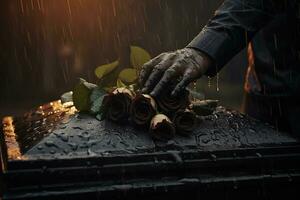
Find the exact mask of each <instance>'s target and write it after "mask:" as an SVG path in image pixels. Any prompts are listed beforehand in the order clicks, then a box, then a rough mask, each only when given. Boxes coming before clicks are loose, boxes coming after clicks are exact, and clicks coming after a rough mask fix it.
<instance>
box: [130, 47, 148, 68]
mask: <svg viewBox="0 0 300 200" xmlns="http://www.w3.org/2000/svg"><path fill="white" fill-rule="evenodd" d="M150 59H151V56H150V54H149V53H148V52H147V51H146V50H145V49H143V48H141V47H138V46H130V62H131V65H132V66H133V67H134V68H135V69H137V70H139V69H140V68H141V67H142V66H143V64H144V63H146V62H148V61H149V60H150Z"/></svg>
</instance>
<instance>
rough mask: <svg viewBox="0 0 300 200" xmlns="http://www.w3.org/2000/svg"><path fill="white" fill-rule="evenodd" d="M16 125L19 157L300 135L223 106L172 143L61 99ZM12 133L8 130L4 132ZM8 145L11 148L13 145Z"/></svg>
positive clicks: (234, 145)
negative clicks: (84, 111)
mask: <svg viewBox="0 0 300 200" xmlns="http://www.w3.org/2000/svg"><path fill="white" fill-rule="evenodd" d="M13 126H14V132H15V134H16V142H17V143H16V145H18V146H19V151H20V154H21V155H20V156H19V157H17V158H16V157H14V156H13V155H8V157H9V158H10V159H56V158H73V157H82V156H84V157H87V156H109V155H111V154H128V153H129V154H131V153H139V152H155V151H172V150H188V149H197V150H203V151H210V150H226V149H239V148H248V147H257V146H261V147H264V146H271V145H272V146H276V145H278V146H279V145H289V144H293V143H297V140H296V139H294V138H292V137H290V136H288V135H286V134H284V133H278V132H276V131H275V130H273V129H272V128H271V127H270V126H268V125H265V124H262V123H260V122H258V121H256V120H253V119H250V118H249V117H247V116H245V115H242V114H240V113H238V112H235V111H228V110H225V109H224V108H222V107H219V108H218V109H217V111H216V112H215V113H214V114H212V115H209V116H207V117H205V118H204V120H203V122H202V123H201V124H199V126H198V127H197V129H195V131H194V132H193V133H192V134H191V135H190V136H180V135H176V137H175V138H174V139H173V140H170V141H168V142H166V143H164V142H155V141H153V140H152V139H151V137H150V135H149V134H148V132H147V131H144V130H141V129H137V128H135V127H133V125H130V124H129V123H126V124H124V125H119V124H115V123H113V122H109V121H98V120H97V119H96V118H95V117H93V116H91V115H87V114H79V113H77V112H76V110H75V108H74V107H73V106H72V104H65V105H62V104H61V103H60V101H55V102H52V103H50V104H47V105H44V106H40V107H39V108H38V109H36V110H33V111H31V112H28V113H27V114H25V115H24V116H23V117H16V118H14V119H13ZM7 134H8V132H7V131H5V130H4V135H5V136H7ZM7 146H8V149H10V148H12V147H13V146H12V145H9V144H8V145H7ZM8 152H9V151H8ZM8 154H9V153H8Z"/></svg>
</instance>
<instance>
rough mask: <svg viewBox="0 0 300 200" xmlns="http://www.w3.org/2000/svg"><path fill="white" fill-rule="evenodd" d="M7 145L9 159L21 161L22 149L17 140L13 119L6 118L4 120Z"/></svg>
mask: <svg viewBox="0 0 300 200" xmlns="http://www.w3.org/2000/svg"><path fill="white" fill-rule="evenodd" d="M2 124H3V132H4V139H5V144H6V146H7V156H8V159H21V152H20V147H19V144H18V142H17V139H16V134H15V128H14V125H13V117H11V116H8V117H4V118H3V120H2Z"/></svg>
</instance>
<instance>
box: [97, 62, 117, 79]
mask: <svg viewBox="0 0 300 200" xmlns="http://www.w3.org/2000/svg"><path fill="white" fill-rule="evenodd" d="M118 65H119V61H118V60H116V61H114V62H112V63H109V64H105V65H101V66H99V67H97V68H96V69H95V74H96V76H97V77H98V78H99V79H101V78H102V77H103V76H105V75H107V74H109V73H110V72H112V71H113V70H114V69H115V68H116V67H117V66H118Z"/></svg>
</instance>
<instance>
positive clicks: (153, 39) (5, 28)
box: [0, 0, 246, 117]
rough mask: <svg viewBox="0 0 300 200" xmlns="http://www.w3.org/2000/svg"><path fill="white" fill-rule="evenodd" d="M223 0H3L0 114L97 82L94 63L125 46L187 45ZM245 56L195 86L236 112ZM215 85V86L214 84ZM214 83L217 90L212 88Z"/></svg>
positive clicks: (165, 48) (162, 47) (0, 6)
mask: <svg viewBox="0 0 300 200" xmlns="http://www.w3.org/2000/svg"><path fill="white" fill-rule="evenodd" d="M221 3H222V0H189V1H182V0H1V2H0V9H1V10H0V15H1V16H0V20H1V21H0V25H1V30H0V31H1V32H0V91H1V93H0V117H1V116H3V115H9V114H20V113H22V112H24V111H26V110H27V109H30V108H32V107H35V106H37V105H39V104H41V103H44V102H47V101H50V100H53V99H57V98H59V96H60V95H61V94H62V93H63V92H65V91H69V90H71V89H72V87H73V86H74V84H75V83H76V81H77V78H78V77H83V78H85V79H87V80H88V81H91V82H95V81H96V77H95V75H94V69H95V67H96V66H99V65H101V64H105V63H108V62H112V61H114V60H116V59H117V58H118V57H120V54H121V53H122V52H124V51H123V49H124V48H126V45H128V44H132V45H137V46H140V47H143V48H144V49H146V50H148V51H149V52H150V54H151V55H152V56H156V55H157V54H159V53H161V52H163V51H170V50H175V49H178V48H182V47H184V46H185V45H187V44H188V42H189V41H190V40H192V39H193V37H195V36H196V35H197V33H199V32H200V30H201V28H202V27H203V26H204V25H205V23H206V22H207V20H208V19H209V18H210V17H211V16H212V15H213V12H214V10H215V9H216V8H217V7H218V6H219V5H220V4H221ZM245 66H246V57H245V52H244V51H243V52H241V53H240V54H239V55H238V56H237V57H236V58H234V59H233V60H232V61H231V62H230V63H229V64H228V66H227V67H226V68H225V69H223V70H222V72H221V73H220V75H219V76H218V77H219V78H218V80H217V79H216V78H214V79H212V80H210V81H208V80H207V78H203V79H201V80H200V81H198V83H197V85H198V86H197V88H198V89H199V90H200V91H201V92H203V93H204V94H205V96H206V97H207V98H218V99H220V100H221V104H223V105H226V106H228V107H232V108H235V109H239V107H240V104H241V100H242V96H243V92H242V91H243V89H242V88H243V79H244V74H245V72H244V71H245ZM217 85H218V87H217ZM217 88H219V90H217Z"/></svg>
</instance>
